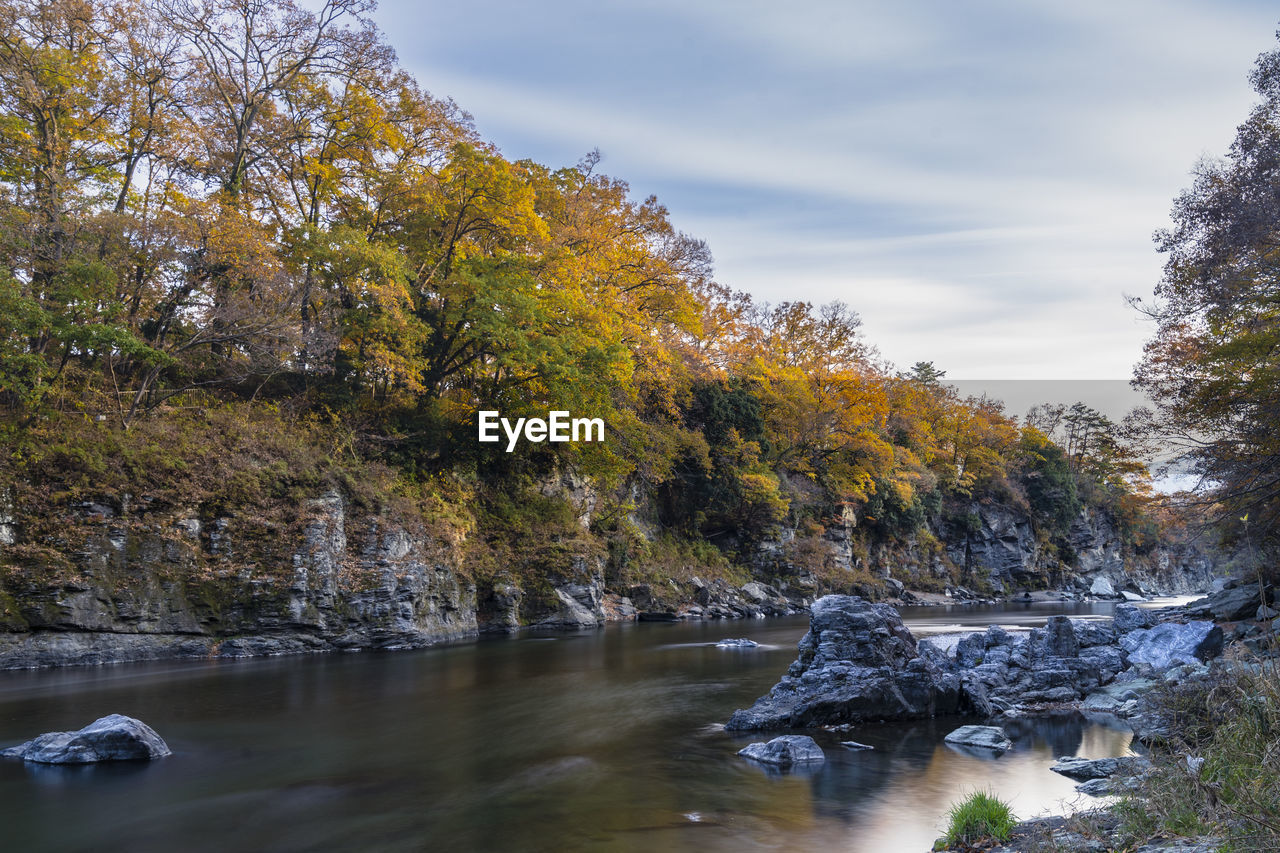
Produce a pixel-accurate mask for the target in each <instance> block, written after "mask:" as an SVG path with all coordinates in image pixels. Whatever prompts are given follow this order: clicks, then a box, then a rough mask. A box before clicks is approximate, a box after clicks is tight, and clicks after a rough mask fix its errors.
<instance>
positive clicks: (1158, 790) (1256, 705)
mask: <svg viewBox="0 0 1280 853" xmlns="http://www.w3.org/2000/svg"><path fill="white" fill-rule="evenodd" d="M1225 663H1226V665H1225V666H1224V665H1222V664H1218V665H1215V666H1214V671H1213V674H1212V676H1211V677H1210V678H1206V679H1194V680H1190V681H1188V682H1186V683H1184V684H1182V685H1180V686H1178V687H1176V688H1166V689H1164V690H1162V691H1153V694H1154V695H1153V696H1152V697H1151V698H1152V702H1153V705H1154V708H1153V709H1152V711H1153V717H1154V718H1156V719H1157V720H1159V721H1160V723H1161V724H1162V725H1163V726H1164V727H1165V729H1166V731H1167V733H1168V745H1167V748H1166V749H1164V750H1161V751H1159V752H1157V753H1155V754H1153V756H1152V759H1153V765H1154V766H1153V768H1152V771H1151V773H1150V774H1149V775H1148V776H1147V777H1146V778H1145V779H1144V780H1143V783H1142V786H1141V788H1140V790H1139V791H1137V792H1136V793H1135V794H1134V795H1132V796H1130V797H1127V798H1126V799H1125V800H1122V801H1121V803H1120V804H1119V806H1118V809H1117V810H1118V811H1119V813H1120V815H1121V817H1122V818H1123V820H1124V826H1125V829H1126V831H1127V832H1128V834H1129V836H1130V837H1132V838H1144V837H1147V836H1148V835H1152V834H1154V833H1157V832H1159V833H1164V834H1174V835H1188V836H1194V835H1202V834H1209V835H1215V836H1219V837H1221V838H1223V839H1224V840H1225V841H1226V842H1227V844H1228V846H1229V849H1233V850H1275V849H1280V776H1278V775H1277V774H1276V772H1275V767H1276V762H1277V761H1280V668H1278V667H1280V664H1278V663H1277V662H1276V661H1274V660H1262V661H1257V660H1248V659H1237V660H1229V661H1226V662H1225Z"/></svg>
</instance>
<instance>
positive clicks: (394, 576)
mask: <svg viewBox="0 0 1280 853" xmlns="http://www.w3.org/2000/svg"><path fill="white" fill-rule="evenodd" d="M302 509H303V511H304V512H305V517H306V523H305V526H304V527H303V529H302V530H301V532H300V535H298V536H297V539H296V541H294V542H292V543H290V551H291V553H290V554H289V560H288V562H287V563H286V564H285V565H283V566H281V565H272V566H265V565H258V564H255V563H253V562H251V561H249V560H248V558H247V557H244V556H243V555H242V554H241V551H244V552H245V553H247V552H248V550H249V549H248V548H247V547H245V546H243V545H242V543H241V541H240V540H239V538H238V537H239V535H240V528H239V527H238V525H237V521H236V519H235V518H233V517H228V518H218V519H214V520H212V521H210V522H209V523H207V524H206V523H205V522H202V521H201V520H199V519H195V518H177V519H174V518H173V517H171V516H164V515H162V514H160V513H145V512H143V511H142V510H139V509H136V508H135V509H130V510H128V515H127V517H128V519H129V522H130V523H129V524H127V525H126V524H124V523H122V521H121V519H122V518H124V517H125V516H126V510H125V509H120V510H118V511H117V510H115V509H112V508H111V507H106V506H99V505H97V504H94V505H91V506H90V507H89V508H87V509H85V510H84V512H83V515H84V518H83V519H81V520H80V522H79V523H78V524H77V525H76V526H75V527H74V528H72V529H71V530H70V531H69V532H68V534H67V535H68V537H70V536H72V535H75V536H83V537H84V538H83V539H82V540H80V541H79V542H78V544H77V549H76V550H75V551H74V552H73V553H71V552H70V551H69V555H70V557H71V558H72V563H71V567H72V571H71V572H70V576H69V577H68V576H66V575H63V576H57V575H55V576H52V577H50V578H47V579H38V578H36V579H24V578H21V577H19V578H18V579H16V580H14V579H10V580H8V581H7V583H6V585H5V587H0V595H7V596H9V598H8V601H9V602H10V608H11V613H10V615H9V616H8V617H7V618H6V619H5V620H4V621H3V622H0V627H2V628H3V629H4V630H0V669H13V668H26V667H39V666H59V665H68V664H99V663H106V662H114V661H128V660H150V659H156V658H167V657H214V656H221V657H241V656H247V655H269V654H291V653H298V652H310V651H329V650H336V649H360V648H380V649H404V648H420V647H423V646H428V645H431V644H433V643H439V642H442V641H447V640H457V639H464V638H467V637H472V636H474V635H475V633H476V619H475V609H476V602H475V588H474V586H472V585H471V584H470V583H468V582H465V581H464V580H463V579H462V577H461V572H460V570H459V569H460V566H459V565H458V549H451V548H448V547H445V546H444V545H443V544H442V543H441V542H440V541H439V540H438V539H436V538H435V537H433V536H431V535H430V534H429V533H428V532H427V531H425V530H423V529H420V528H418V527H415V526H413V525H412V524H411V523H409V522H405V523H401V522H399V521H395V520H393V519H391V518H388V517H384V516H380V515H379V516H367V515H361V516H359V517H358V519H357V518H353V517H352V516H351V514H350V510H349V507H348V506H347V503H346V501H345V500H344V498H343V497H342V496H341V495H340V494H338V493H337V492H336V491H334V492H329V493H327V494H324V495H322V496H320V497H318V498H316V499H314V500H310V501H307V502H306V503H305V504H304V505H303V507H302ZM357 520H358V522H359V523H358V524H356V523H354V522H356V521H357Z"/></svg>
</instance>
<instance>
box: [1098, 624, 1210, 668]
mask: <svg viewBox="0 0 1280 853" xmlns="http://www.w3.org/2000/svg"><path fill="white" fill-rule="evenodd" d="M1222 642H1223V636H1222V629H1221V628H1219V627H1218V626H1217V625H1215V624H1213V623H1212V622H1187V623H1185V624H1179V623H1177V622H1165V623H1162V624H1160V625H1156V626H1155V627H1154V628H1140V629H1138V630H1136V631H1130V632H1129V633H1127V634H1125V635H1124V636H1123V637H1121V638H1120V645H1121V646H1122V647H1123V648H1124V650H1125V652H1127V653H1128V656H1129V662H1130V663H1133V664H1146V665H1148V666H1150V667H1152V668H1154V669H1157V670H1165V669H1168V668H1170V667H1172V666H1176V665H1178V664H1191V665H1196V664H1199V663H1202V662H1204V661H1208V660H1212V659H1213V658H1215V657H1217V656H1218V655H1219V654H1221V652H1222Z"/></svg>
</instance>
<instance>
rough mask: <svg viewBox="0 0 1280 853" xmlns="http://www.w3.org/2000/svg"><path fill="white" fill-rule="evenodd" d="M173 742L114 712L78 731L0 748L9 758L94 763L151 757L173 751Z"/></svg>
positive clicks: (142, 759)
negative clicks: (166, 740) (169, 743)
mask: <svg viewBox="0 0 1280 853" xmlns="http://www.w3.org/2000/svg"><path fill="white" fill-rule="evenodd" d="M172 754H173V753H172V751H170V749H169V745H168V744H167V743H165V742H164V739H163V738H161V737H160V735H158V734H156V733H155V730H154V729H152V728H151V727H150V726H148V725H147V724H146V723H144V722H142V721H141V720H135V719H134V718H133V717H126V716H124V715H122V714H111V715H109V716H106V717H102V718H100V719H97V720H94V721H93V722H92V723H90V724H89V725H87V726H85V727H84V728H83V729H80V731H78V732H50V733H48V734H43V735H40V736H39V737H38V738H36V739H35V740H29V741H27V742H26V743H24V744H21V745H19V746H14V747H10V748H9V749H6V750H2V751H0V756H4V757H5V758H21V759H22V760H23V761H31V762H35V763H37V764H92V763H95V762H98V761H150V760H153V759H156V758H164V757H165V756H168V755H172Z"/></svg>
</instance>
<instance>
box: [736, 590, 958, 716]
mask: <svg viewBox="0 0 1280 853" xmlns="http://www.w3.org/2000/svg"><path fill="white" fill-rule="evenodd" d="M960 706H961V692H960V679H959V676H958V674H957V672H956V669H955V666H954V664H952V663H951V662H950V661H949V660H948V659H947V658H946V656H945V655H944V654H943V653H942V652H940V651H938V650H937V649H936V648H934V647H933V646H931V645H929V644H927V643H926V644H922V645H921V646H920V647H919V648H917V646H916V642H915V639H914V638H913V637H912V636H911V632H910V631H908V630H907V628H906V626H904V625H903V624H902V618H901V617H900V616H899V615H898V612H897V611H896V610H895V609H893V608H892V607H889V606H887V605H877V604H870V603H869V602H867V601H864V600H863V599H861V598H858V597H856V596H848V595H828V596H825V597H823V598H820V599H819V600H818V601H816V602H814V604H813V611H812V617H811V619H810V623H809V633H808V634H806V635H805V636H804V639H802V640H801V641H800V656H799V657H798V658H797V659H796V661H795V663H793V664H791V668H790V669H789V670H788V672H787V675H785V676H783V678H782V680H781V681H780V682H778V684H776V685H775V686H774V688H773V689H772V690H771V691H769V695H767V696H764V697H761V698H760V699H759V700H757V701H756V703H755V704H754V705H752V706H751V708H750V709H748V710H739V711H736V712H734V715H733V717H732V718H731V719H730V720H729V722H728V724H727V725H726V726H725V728H727V729H730V730H736V731H751V730H761V729H780V728H811V727H817V726H824V725H840V724H845V723H855V722H860V721H864V720H907V719H919V718H923V717H930V716H933V715H935V714H952V713H956V712H957V711H959V710H960Z"/></svg>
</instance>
